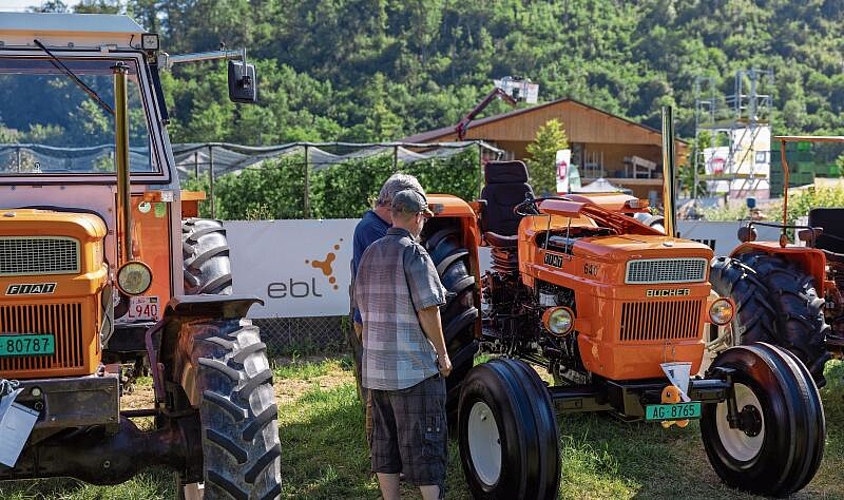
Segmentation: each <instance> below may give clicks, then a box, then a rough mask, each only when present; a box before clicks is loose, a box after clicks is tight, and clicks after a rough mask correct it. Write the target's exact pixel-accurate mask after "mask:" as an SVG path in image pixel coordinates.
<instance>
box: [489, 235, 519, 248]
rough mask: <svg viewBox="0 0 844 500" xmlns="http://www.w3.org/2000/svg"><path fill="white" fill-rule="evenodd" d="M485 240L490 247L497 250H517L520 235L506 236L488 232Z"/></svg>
mask: <svg viewBox="0 0 844 500" xmlns="http://www.w3.org/2000/svg"><path fill="white" fill-rule="evenodd" d="M484 239H485V240H486V242H487V243H489V245H490V246H492V247H495V248H516V246H517V244H518V242H519V235H517V234H514V235H513V236H505V235H503V234H498V233H494V232H492V231H487V232H485V233H484Z"/></svg>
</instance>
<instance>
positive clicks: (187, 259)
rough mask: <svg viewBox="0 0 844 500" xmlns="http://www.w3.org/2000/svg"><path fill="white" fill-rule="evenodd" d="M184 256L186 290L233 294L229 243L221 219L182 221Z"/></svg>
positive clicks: (195, 293)
mask: <svg viewBox="0 0 844 500" xmlns="http://www.w3.org/2000/svg"><path fill="white" fill-rule="evenodd" d="M182 257H183V258H184V283H185V293H186V294H188V295H198V294H202V293H209V294H213V295H231V293H232V271H231V262H230V260H229V244H228V241H227V239H226V230H225V229H224V228H223V225H222V224H221V223H220V221H216V220H211V219H198V218H193V219H187V220H185V221H182Z"/></svg>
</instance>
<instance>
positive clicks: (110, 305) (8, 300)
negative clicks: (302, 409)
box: [0, 13, 281, 498]
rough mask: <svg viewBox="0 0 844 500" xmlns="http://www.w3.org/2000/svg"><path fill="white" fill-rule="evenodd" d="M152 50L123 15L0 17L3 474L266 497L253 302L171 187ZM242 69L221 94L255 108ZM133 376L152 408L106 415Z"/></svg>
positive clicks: (276, 455)
mask: <svg viewBox="0 0 844 500" xmlns="http://www.w3.org/2000/svg"><path fill="white" fill-rule="evenodd" d="M236 55H237V54H235V53H225V52H224V53H209V54H197V55H194V56H193V57H184V56H181V57H183V60H197V59H212V58H221V57H234V56H236ZM163 56H164V54H163V53H161V52H160V50H159V47H158V37H157V35H155V34H152V33H147V32H145V31H144V30H143V29H142V28H141V27H140V26H139V25H137V24H136V23H135V22H134V21H132V20H131V19H129V18H127V17H125V16H111V15H73V14H8V13H7V14H3V15H2V16H0V83H2V85H0V422H2V429H3V431H2V433H3V439H2V440H0V479H3V480H8V479H32V478H44V477H55V476H69V477H75V478H79V479H82V480H84V481H87V482H91V483H96V484H115V483H119V482H122V481H125V480H126V479H128V478H129V477H131V476H132V475H134V474H135V473H137V472H139V471H140V470H142V469H144V468H146V467H149V466H152V465H164V466H167V467H169V468H171V469H173V470H174V471H176V473H177V477H178V478H179V482H180V485H181V489H180V491H179V494H180V496H184V497H190V498H198V497H200V496H202V494H204V496H205V498H274V497H276V496H278V495H280V492H281V482H280V481H281V478H280V444H279V438H278V426H277V424H276V420H277V408H276V405H275V396H274V392H273V387H272V371H271V369H270V366H269V363H268V360H267V356H266V346H265V345H264V344H263V343H262V342H261V339H260V335H259V332H258V329H257V328H256V327H255V326H253V325H252V324H251V322H250V321H249V320H247V319H245V316H246V313H247V310H248V309H249V308H250V306H251V305H252V304H253V303H255V302H256V301H258V299H256V298H254V297H251V296H243V295H235V294H233V293H232V274H231V268H230V262H229V248H228V246H227V242H226V236H225V230H224V229H223V228H222V226H221V225H220V223H219V222H217V221H213V220H204V219H197V218H193V217H195V216H196V208H197V202H198V200H199V199H201V198H202V196H201V193H189V192H183V191H181V190H180V188H179V178H178V176H177V172H176V168H175V167H176V166H175V163H174V160H173V154H172V151H171V150H170V147H169V139H168V136H167V132H166V129H165V125H166V123H167V121H168V119H167V112H166V108H165V105H164V99H163V94H162V90H161V85H160V81H159V69H160V66H161V62H162V61H163V60H164V59H162V58H163ZM254 76H255V75H254V69H253V68H252V66H250V65H247V64H245V61H243V60H241V61H234V60H231V61H229V87H230V89H229V90H230V97H232V98H233V99H234V100H236V101H241V102H249V101H254V99H255V88H254V83H255V82H254ZM145 373H149V374H150V375H151V377H152V386H153V392H154V401H151V402H150V407H149V408H140V409H121V405H120V397H121V396H122V395H123V394H124V393H125V392H126V391H127V390H129V389H130V388H131V387H132V383H133V381H134V380H135V379H136V378H137V377H138V376H140V375H142V374H145ZM138 418H146V419H147V420H148V421H150V423H148V424H146V425H139V424H136V422H137V419H138ZM139 427H141V428H143V430H142V429H141V428H139Z"/></svg>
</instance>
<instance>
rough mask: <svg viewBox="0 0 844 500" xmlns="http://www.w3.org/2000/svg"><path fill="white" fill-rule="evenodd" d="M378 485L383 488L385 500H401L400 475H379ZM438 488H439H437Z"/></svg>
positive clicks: (381, 473)
mask: <svg viewBox="0 0 844 500" xmlns="http://www.w3.org/2000/svg"><path fill="white" fill-rule="evenodd" d="M378 485H379V486H380V487H381V495H383V497H384V500H399V499H400V498H401V497H400V496H399V475H398V474H385V473H383V472H379V473H378ZM436 488H439V487H438V486H436Z"/></svg>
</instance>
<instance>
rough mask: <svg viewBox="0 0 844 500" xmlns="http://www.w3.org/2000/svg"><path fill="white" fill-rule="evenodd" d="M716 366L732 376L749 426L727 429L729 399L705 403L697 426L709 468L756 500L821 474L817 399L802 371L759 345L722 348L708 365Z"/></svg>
mask: <svg viewBox="0 0 844 500" xmlns="http://www.w3.org/2000/svg"><path fill="white" fill-rule="evenodd" d="M719 367H723V368H729V369H732V370H733V373H732V380H733V383H734V391H735V397H736V406H737V409H738V411H739V413H740V417H741V420H742V421H743V425H745V426H746V427H745V428H744V429H739V428H730V424H729V422H728V420H727V406H728V405H727V402H726V401H725V402H723V403H717V404H714V403H711V404H706V405H704V408H703V414H702V420H701V424H700V428H701V435H702V438H703V444H704V447H705V448H706V454H707V456H708V457H709V462H710V463H711V464H712V468H713V469H715V472H716V473H717V474H718V476H719V477H720V478H721V480H722V481H724V483H726V484H728V485H730V486H732V487H734V488H739V489H741V490H744V491H747V492H750V493H753V494H756V495H765V496H778V497H779V496H786V495H789V494H791V493H793V492H795V491H798V490H800V489H801V488H803V487H804V486H805V485H806V484H808V483H809V481H811V479H812V478H813V477H814V475H815V473H816V472H817V470H818V466H819V465H820V462H821V458H822V457H823V449H824V439H825V436H826V421H825V419H824V413H823V406H822V404H821V399H820V395H819V394H818V390H817V387H816V386H815V384H814V383H813V382H812V377H811V375H810V374H809V372H808V370H807V369H806V367H805V366H804V365H803V363H801V362H800V361H799V360H798V359H797V357H796V356H794V355H793V354H792V353H790V352H788V351H786V350H784V349H781V348H779V347H776V346H773V345H770V344H764V343H757V344H752V345H746V346H738V347H732V348H729V349H727V350H726V351H724V352H723V353H721V354H720V355H719V356H718V357H717V358H716V359H715V361H713V362H712V368H719ZM712 368H710V370H711V369H712Z"/></svg>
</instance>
